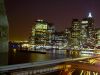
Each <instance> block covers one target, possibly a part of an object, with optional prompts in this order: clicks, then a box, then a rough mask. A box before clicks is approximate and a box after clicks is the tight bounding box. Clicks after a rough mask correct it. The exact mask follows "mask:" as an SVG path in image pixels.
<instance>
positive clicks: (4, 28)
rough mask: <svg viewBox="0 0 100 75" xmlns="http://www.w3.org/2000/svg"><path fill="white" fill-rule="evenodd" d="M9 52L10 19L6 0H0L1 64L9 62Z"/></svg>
mask: <svg viewBox="0 0 100 75" xmlns="http://www.w3.org/2000/svg"><path fill="white" fill-rule="evenodd" d="M7 54H8V21H7V16H6V13H5V7H4V0H0V64H7V61H8V60H7V56H8V55H7Z"/></svg>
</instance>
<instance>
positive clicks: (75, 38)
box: [71, 19, 80, 48]
mask: <svg viewBox="0 0 100 75" xmlns="http://www.w3.org/2000/svg"><path fill="white" fill-rule="evenodd" d="M79 46H80V21H79V20H78V19H73V21H72V26H71V47H73V48H79Z"/></svg>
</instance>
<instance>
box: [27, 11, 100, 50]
mask: <svg viewBox="0 0 100 75" xmlns="http://www.w3.org/2000/svg"><path fill="white" fill-rule="evenodd" d="M29 42H30V44H31V45H32V47H33V48H34V49H40V48H41V49H42V48H45V49H49V48H56V49H84V48H91V49H94V48H99V47H100V29H99V28H98V29H96V28H95V26H94V19H93V18H92V15H91V13H89V16H88V17H87V18H83V19H81V20H79V19H73V20H72V24H71V27H70V28H67V29H65V30H64V31H62V32H57V31H56V30H55V27H54V25H53V24H52V23H48V22H46V21H44V20H37V21H36V22H35V25H34V26H33V27H32V35H31V36H30V37H29Z"/></svg>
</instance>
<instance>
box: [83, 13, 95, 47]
mask: <svg viewBox="0 0 100 75" xmlns="http://www.w3.org/2000/svg"><path fill="white" fill-rule="evenodd" d="M81 40H82V41H81V43H82V45H83V46H89V47H92V46H94V45H95V28H94V19H93V18H92V15H91V13H89V15H88V17H87V18H84V19H82V21H81Z"/></svg>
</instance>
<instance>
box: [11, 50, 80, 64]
mask: <svg viewBox="0 0 100 75" xmlns="http://www.w3.org/2000/svg"><path fill="white" fill-rule="evenodd" d="M76 57H79V55H75V54H73V55H70V54H47V53H46V54H41V53H32V52H21V51H16V50H13V51H12V50H11V51H10V52H9V64H19V63H28V62H36V61H45V60H52V59H61V58H76Z"/></svg>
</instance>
